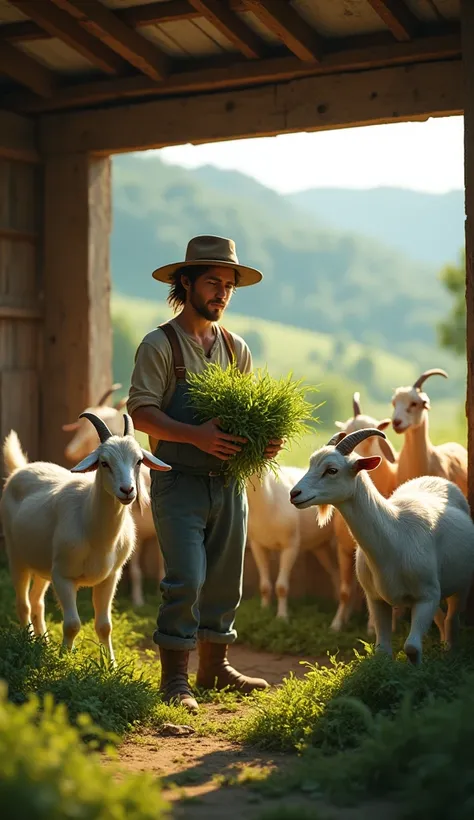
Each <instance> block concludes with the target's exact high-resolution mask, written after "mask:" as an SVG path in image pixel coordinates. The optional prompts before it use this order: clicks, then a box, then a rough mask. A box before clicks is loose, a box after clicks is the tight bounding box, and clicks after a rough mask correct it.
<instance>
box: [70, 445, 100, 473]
mask: <svg viewBox="0 0 474 820" xmlns="http://www.w3.org/2000/svg"><path fill="white" fill-rule="evenodd" d="M98 464H99V454H98V452H97V450H94V452H93V453H89V455H88V456H86V457H85V458H83V459H82V461H80V462H79V464H76V465H75V466H74V467H71V473H90V472H92V471H93V470H97V466H98Z"/></svg>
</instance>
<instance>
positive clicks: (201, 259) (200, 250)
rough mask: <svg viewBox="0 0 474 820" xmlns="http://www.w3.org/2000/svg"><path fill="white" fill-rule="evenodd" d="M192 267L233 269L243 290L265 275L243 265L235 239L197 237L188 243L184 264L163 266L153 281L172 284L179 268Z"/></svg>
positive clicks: (154, 274) (155, 271)
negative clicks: (212, 266)
mask: <svg viewBox="0 0 474 820" xmlns="http://www.w3.org/2000/svg"><path fill="white" fill-rule="evenodd" d="M191 265H216V266H219V267H226V268H227V267H228V268H233V270H235V271H237V272H238V274H239V282H238V285H237V287H239V288H242V287H246V286H247V285H256V284H257V282H260V280H261V279H263V274H262V273H261V272H260V271H259V270H257V269H256V268H249V267H248V266H247V265H241V264H240V262H239V259H238V256H237V252H236V250H235V242H234V240H233V239H227V238H225V237H223V236H195V237H193V239H190V240H189V242H188V247H187V248H186V257H185V260H184V262H172V263H171V264H169V265H162V266H161V267H160V268H156V270H154V271H153V273H152V276H153V279H157V280H158V281H159V282H166V283H167V284H170V283H171V282H172V278H173V274H174V273H175V271H177V270H178V269H179V268H185V267H189V266H191Z"/></svg>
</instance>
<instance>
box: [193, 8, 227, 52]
mask: <svg viewBox="0 0 474 820" xmlns="http://www.w3.org/2000/svg"><path fill="white" fill-rule="evenodd" d="M193 24H194V25H195V26H196V27H197V28H199V29H201V31H202V32H203V33H204V34H205V35H206V36H207V37H209V39H210V40H212V42H213V43H215V45H216V46H217V51H216V52H215V53H218V54H222V52H223V51H235V46H234V45H233V43H231V42H230V40H228V39H227V37H225V36H224V35H223V34H222V33H221V32H220V31H219V29H217V28H216V27H215V26H213V25H212V23H210V22H209V20H206V18H205V17H196V19H195V20H193Z"/></svg>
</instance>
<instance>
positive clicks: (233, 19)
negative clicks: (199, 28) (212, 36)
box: [189, 0, 264, 59]
mask: <svg viewBox="0 0 474 820" xmlns="http://www.w3.org/2000/svg"><path fill="white" fill-rule="evenodd" d="M189 1H190V5H191V6H192V7H193V8H194V9H195V10H196V11H197V12H199V14H201V15H202V16H203V17H205V18H206V19H207V20H209V22H210V23H212V25H213V26H214V27H215V28H216V29H217V30H218V31H220V32H221V34H223V35H224V37H227V39H228V40H230V42H231V43H233V44H234V45H235V46H236V47H237V48H238V49H239V51H241V52H242V54H243V55H244V56H245V57H248V58H249V59H255V58H256V57H261V56H262V55H263V50H264V48H263V47H264V44H263V42H262V40H261V39H260V37H258V36H257V35H256V34H255V32H254V31H252V29H251V28H249V27H248V26H246V25H245V23H244V22H243V21H242V20H241V19H240V17H238V16H237V14H236V13H235V11H232V9H230V8H229V6H227V5H226V4H225V3H224V2H223V0H189Z"/></svg>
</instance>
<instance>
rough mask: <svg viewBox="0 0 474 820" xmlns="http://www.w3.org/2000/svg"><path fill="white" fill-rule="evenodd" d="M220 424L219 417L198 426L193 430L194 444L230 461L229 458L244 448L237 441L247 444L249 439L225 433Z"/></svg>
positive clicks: (206, 451)
mask: <svg viewBox="0 0 474 820" xmlns="http://www.w3.org/2000/svg"><path fill="white" fill-rule="evenodd" d="M218 424H219V419H211V420H210V421H206V422H205V423H204V424H200V425H199V426H197V427H196V428H195V429H194V430H193V440H192V444H194V446H195V447H198V448H199V449H200V450H203V451H204V452H205V453H210V454H211V455H213V456H217V458H220V459H221V461H228V460H229V458H232V456H234V455H235V454H236V453H239V452H240V450H241V449H242V448H241V447H239V446H238V444H236V442H240V443H241V444H246V443H247V439H246V438H242V436H233V435H231V434H230V433H223V432H222V430H219V427H218Z"/></svg>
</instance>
